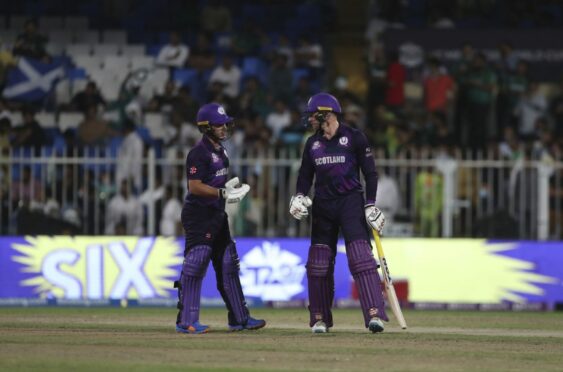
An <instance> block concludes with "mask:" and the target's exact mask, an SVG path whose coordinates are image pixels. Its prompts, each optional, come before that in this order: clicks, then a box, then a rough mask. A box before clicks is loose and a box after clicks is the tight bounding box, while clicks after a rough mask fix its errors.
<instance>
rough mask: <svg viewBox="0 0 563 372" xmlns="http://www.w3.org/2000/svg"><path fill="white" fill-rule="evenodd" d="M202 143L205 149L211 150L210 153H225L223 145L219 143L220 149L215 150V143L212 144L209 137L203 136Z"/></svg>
mask: <svg viewBox="0 0 563 372" xmlns="http://www.w3.org/2000/svg"><path fill="white" fill-rule="evenodd" d="M201 142H203V145H204V146H205V148H206V149H207V150H209V152H217V153H221V152H223V145H221V144H220V143H219V148H215V145H214V144H213V142H211V140H210V139H209V137H207V136H206V135H204V136H203V138H202V139H201Z"/></svg>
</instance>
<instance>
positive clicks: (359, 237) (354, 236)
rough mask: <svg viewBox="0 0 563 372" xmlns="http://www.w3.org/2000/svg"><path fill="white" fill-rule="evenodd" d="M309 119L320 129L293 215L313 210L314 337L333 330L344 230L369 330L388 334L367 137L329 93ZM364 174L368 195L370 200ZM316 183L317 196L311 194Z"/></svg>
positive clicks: (308, 150) (305, 162)
mask: <svg viewBox="0 0 563 372" xmlns="http://www.w3.org/2000/svg"><path fill="white" fill-rule="evenodd" d="M305 114H306V117H305V119H306V120H307V122H308V123H309V124H310V125H312V127H313V129H315V133H314V134H313V135H312V136H310V137H309V138H308V139H307V142H306V144H305V148H304V150H303V157H302V161H301V167H300V169H299V176H298V178H297V187H296V194H295V195H294V196H293V197H292V198H291V201H290V206H289V213H290V214H291V215H292V216H293V217H295V218H296V219H298V220H301V219H302V218H304V217H306V216H307V215H308V214H309V213H308V208H309V207H311V206H312V226H311V246H310V248H309V255H308V259H307V280H308V286H309V287H308V290H309V313H310V322H309V325H310V326H311V327H312V328H311V330H312V331H313V333H326V332H328V330H329V328H330V327H332V326H333V321H332V312H331V307H332V302H333V299H334V261H335V257H336V244H337V241H338V234H339V232H340V231H341V232H342V235H343V236H344V240H345V243H346V255H347V257H348V266H349V268H350V272H351V273H352V275H353V277H354V280H355V282H356V285H357V286H358V291H359V294H360V304H361V307H362V312H363V316H364V321H365V326H366V327H367V328H368V329H369V330H370V331H372V332H374V333H376V332H382V331H383V330H384V325H383V322H382V320H385V321H388V320H389V319H388V318H387V315H386V314H385V306H384V302H383V294H382V292H381V279H380V278H379V274H378V272H377V263H376V261H375V258H374V256H373V253H372V249H371V245H370V231H369V228H374V229H376V230H377V231H378V232H381V230H382V228H383V225H384V223H385V217H384V216H383V213H381V211H380V210H379V209H377V208H376V207H375V205H374V204H375V195H376V192H377V172H376V170H375V162H374V159H373V156H372V152H371V148H370V146H369V145H368V142H367V138H366V136H365V134H364V133H363V132H361V131H359V130H357V129H354V128H351V127H349V126H347V125H345V124H343V123H342V122H341V114H342V108H341V107H340V103H339V102H338V100H337V99H336V98H335V97H333V96H332V95H330V94H328V93H319V94H315V95H314V96H312V97H311V98H310V99H309V102H308V103H307V110H306V112H305ZM360 170H361V172H362V173H363V176H364V179H365V184H366V190H365V199H364V191H363V188H362V183H361V182H360ZM313 179H314V181H315V184H314V185H315V196H314V199H313V200H311V199H310V198H309V197H308V196H307V194H308V193H309V190H310V189H311V186H312V184H313Z"/></svg>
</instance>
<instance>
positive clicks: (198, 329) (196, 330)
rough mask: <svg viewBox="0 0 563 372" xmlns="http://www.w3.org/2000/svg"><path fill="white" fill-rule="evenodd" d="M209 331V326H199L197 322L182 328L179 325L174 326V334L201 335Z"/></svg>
mask: <svg viewBox="0 0 563 372" xmlns="http://www.w3.org/2000/svg"><path fill="white" fill-rule="evenodd" d="M208 331H209V326H207V325H204V324H200V323H199V322H194V323H193V324H190V325H187V326H184V325H181V324H176V332H178V333H189V334H202V333H207V332H208Z"/></svg>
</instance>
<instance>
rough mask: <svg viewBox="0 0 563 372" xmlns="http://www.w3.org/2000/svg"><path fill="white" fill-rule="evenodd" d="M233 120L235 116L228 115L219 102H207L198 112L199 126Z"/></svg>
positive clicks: (223, 123) (219, 124)
mask: <svg viewBox="0 0 563 372" xmlns="http://www.w3.org/2000/svg"><path fill="white" fill-rule="evenodd" d="M232 121H233V118H232V117H230V116H228V115H227V113H226V112H225V109H224V108H223V106H221V105H220V104H218V103H215V102H213V103H207V104H205V105H203V106H201V108H200V109H199V111H198V112H197V126H198V127H203V126H207V125H217V126H221V125H225V124H227V123H230V122H232Z"/></svg>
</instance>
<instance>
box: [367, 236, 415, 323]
mask: <svg viewBox="0 0 563 372" xmlns="http://www.w3.org/2000/svg"><path fill="white" fill-rule="evenodd" d="M372 231H373V238H374V239H375V247H376V248H377V255H378V256H379V263H380V264H381V271H382V272H383V283H384V285H385V293H387V299H388V300H389V305H390V306H391V310H392V311H393V314H395V318H397V321H398V322H399V325H400V326H401V328H402V329H407V322H406V321H405V317H404V316H403V312H402V311H401V306H400V305H399V299H397V293H395V287H394V286H393V280H392V279H391V275H390V274H389V266H387V261H386V260H385V254H383V247H382V246H381V241H380V240H379V234H378V232H377V231H376V230H375V229H372Z"/></svg>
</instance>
